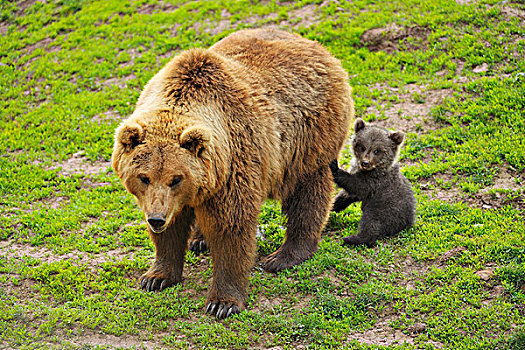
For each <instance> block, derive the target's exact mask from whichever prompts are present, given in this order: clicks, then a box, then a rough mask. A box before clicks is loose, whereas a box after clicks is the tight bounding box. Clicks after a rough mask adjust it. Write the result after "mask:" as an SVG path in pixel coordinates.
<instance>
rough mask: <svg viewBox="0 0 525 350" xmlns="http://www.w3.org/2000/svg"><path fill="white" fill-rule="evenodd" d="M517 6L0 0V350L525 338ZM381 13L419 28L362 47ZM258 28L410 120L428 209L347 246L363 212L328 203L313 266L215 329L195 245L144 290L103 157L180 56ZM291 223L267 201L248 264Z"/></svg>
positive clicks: (415, 172) (130, 228) (139, 229)
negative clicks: (177, 266)
mask: <svg viewBox="0 0 525 350" xmlns="http://www.w3.org/2000/svg"><path fill="white" fill-rule="evenodd" d="M150 12H151V13H150ZM523 18H525V8H524V4H523V1H517V2H499V1H495V0H489V1H476V2H474V1H473V2H469V3H468V4H466V5H461V4H458V3H457V2H456V1H444V0H440V1H400V0H395V1H379V2H378V1H370V0H356V1H351V2H350V1H329V2H322V1H311V0H302V1H296V2H284V1H283V2H276V1H269V2H266V1H265V2H257V1H235V2H231V1H193V2H183V1H177V0H171V1H169V3H168V2H163V3H159V2H157V1H155V0H139V1H132V2H124V1H122V2H121V1H114V0H111V1H95V0H60V1H45V2H44V1H43V2H40V1H36V2H32V1H29V2H15V1H3V2H0V21H1V22H0V32H1V33H2V35H1V37H0V94H1V96H2V98H1V99H0V110H1V111H2V112H1V113H0V140H1V142H0V348H4V347H5V348H21V349H32V348H58V349H62V348H64V349H69V348H78V349H112V348H136V349H140V348H142V347H153V346H156V347H158V348H182V349H184V348H210V349H246V348H282V349H296V348H299V347H303V346H304V347H308V348H346V349H439V348H444V349H494V350H496V349H512V350H517V349H522V348H523V347H524V345H523V344H525V335H524V329H525V328H524V327H525V311H524V310H525V255H524V254H525V232H524V231H525V229H524V227H525V219H524V215H523V210H524V209H525V203H524V199H523V196H524V192H523V189H522V188H523V176H524V172H525V144H524V142H525V141H524V140H525V138H524V137H523V135H524V134H525V115H524V112H523V111H524V110H525V75H524V73H525V40H524V39H523V38H524V37H525V25H524V24H523ZM225 21H226V22H225ZM219 23H222V24H221V25H219ZM392 23H394V24H395V25H396V26H397V27H398V28H405V29H406V28H412V29H411V31H410V30H409V31H408V33H413V35H408V36H405V37H398V38H395V39H393V40H392V41H391V43H390V44H391V45H393V46H392V47H393V49H392V50H390V51H388V52H386V51H384V50H375V49H374V48H373V47H372V46H370V44H369V43H365V42H361V38H362V35H363V34H364V33H365V32H366V31H367V30H370V29H373V28H385V27H387V25H389V24H392ZM266 25H276V26H280V27H281V28H284V29H288V30H292V31H294V32H297V33H299V34H301V35H303V36H305V37H307V38H310V39H313V40H317V41H319V42H320V43H322V44H323V45H324V46H326V47H327V48H328V50H330V52H332V53H333V54H334V55H335V56H336V57H338V58H339V59H340V60H341V61H342V63H343V66H344V67H345V69H346V70H347V71H348V73H349V75H350V79H349V82H350V84H351V85H352V86H353V87H354V97H355V101H356V111H357V115H358V116H361V117H364V118H365V119H366V120H367V121H377V122H381V123H383V124H382V125H386V126H387V127H390V126H392V127H394V126H393V125H396V123H397V122H399V121H400V120H401V121H406V122H408V123H409V124H410V125H411V126H412V127H413V128H412V129H410V132H408V134H407V141H406V143H405V146H404V148H403V150H402V152H401V156H400V161H401V163H402V164H403V165H406V166H405V167H404V169H403V172H404V174H405V175H406V176H407V178H409V180H410V181H411V183H412V184H413V187H414V190H415V192H416V195H417V199H418V221H417V224H416V226H415V227H414V228H412V229H410V230H408V231H405V232H402V233H401V234H400V235H399V236H398V237H395V238H391V239H386V240H383V241H381V242H380V243H379V245H378V246H377V247H376V248H374V249H367V248H364V247H357V248H348V247H343V246H342V245H341V244H340V239H341V238H342V237H344V236H346V235H350V234H354V233H355V232H356V230H357V225H358V223H359V219H360V216H361V212H360V208H359V205H352V206H350V207H349V208H348V209H347V210H345V211H344V212H343V213H338V214H334V213H332V214H331V215H330V219H329V221H328V224H327V228H326V230H325V232H324V233H323V240H322V242H321V243H320V247H319V250H318V252H317V253H316V254H315V256H314V257H313V258H312V259H310V260H309V261H307V262H305V263H304V264H302V265H301V266H298V267H296V268H294V269H292V270H290V271H284V272H282V273H279V274H278V275H270V274H267V273H265V272H264V271H262V269H261V267H260V266H259V265H256V266H255V268H254V269H253V272H252V274H251V286H250V291H249V299H248V304H249V307H248V311H246V312H243V313H241V314H239V315H236V316H234V317H232V318H230V319H228V320H226V321H223V322H217V321H216V320H215V319H213V318H211V317H209V316H206V315H204V313H203V306H204V300H205V296H206V291H207V288H208V286H209V283H210V279H211V267H210V264H211V259H210V257H209V256H206V255H204V256H195V255H194V254H193V253H188V254H187V256H186V266H185V272H184V283H183V284H182V285H179V286H176V287H173V288H169V289H167V290H165V291H162V292H159V293H146V292H143V291H141V290H140V289H139V288H138V287H139V286H138V283H137V278H138V277H139V276H140V275H141V274H142V273H143V272H144V271H145V270H146V269H147V268H148V267H149V265H150V264H151V262H152V261H153V258H154V248H153V245H152V244H151V242H150V241H149V239H148V237H147V232H146V227H145V225H144V224H143V221H142V220H143V219H142V214H141V213H140V212H139V210H138V209H137V207H136V205H135V203H134V201H133V199H132V197H131V196H130V195H129V194H128V193H126V192H125V190H124V189H123V186H122V185H121V184H120V182H119V180H118V179H117V177H116V176H115V175H114V174H113V171H112V170H111V168H110V166H109V160H110V157H111V151H112V143H113V132H114V130H115V127H116V126H117V125H118V123H119V121H120V120H121V119H122V118H124V117H125V116H127V115H129V114H130V113H131V112H132V110H133V106H134V104H135V102H136V100H137V98H138V96H139V94H140V91H141V88H142V87H143V86H144V85H145V84H146V82H147V81H148V80H149V79H150V78H151V77H152V76H153V75H154V74H155V73H156V72H157V71H158V70H159V69H160V68H161V67H162V66H163V65H164V64H166V63H167V62H168V61H169V60H170V58H171V57H173V56H174V55H176V54H177V53H178V52H180V51H182V50H186V49H189V48H192V47H208V46H210V45H212V44H213V43H214V42H216V41H217V40H220V39H221V38H223V37H225V36H226V35H228V34H229V33H231V32H233V31H235V30H237V29H241V28H250V27H260V26H266ZM414 33H415V34H414ZM385 37H386V36H385ZM384 40H386V39H385V38H384ZM408 86H417V87H419V88H418V89H415V90H414V89H412V90H411V89H409V88H408ZM433 91H443V92H445V95H446V98H444V99H443V100H442V101H441V100H440V101H439V102H437V103H435V104H431V107H432V108H431V111H430V113H429V114H428V115H425V116H420V117H424V118H425V119H424V121H423V122H422V121H421V119H418V118H417V116H411V115H406V114H405V112H406V111H403V110H402V109H401V107H400V104H401V103H402V102H405V101H406V102H410V103H412V104H414V105H425V104H429V103H433V102H429V101H431V96H432V92H433ZM373 108H375V109H376V110H377V111H378V113H369V112H367V111H370V110H372V109H373ZM391 111H394V112H395V113H394V114H397V117H390V118H389V117H388V116H387V115H392V113H390V114H388V113H387V112H391ZM350 159H351V154H350V153H349V150H348V149H345V150H344V152H343V159H341V163H342V164H343V165H348V163H349V161H350ZM504 180H505V181H504ZM502 183H503V185H502ZM284 224H285V219H284V218H283V216H282V214H281V210H280V205H279V203H276V202H271V201H268V202H267V203H265V205H264V207H263V209H262V211H261V215H260V228H261V229H263V230H264V235H265V238H264V239H259V240H258V251H259V257H260V258H262V257H264V256H265V255H266V254H268V253H270V252H272V251H274V250H275V249H276V248H277V247H279V245H280V244H281V242H282V239H283V237H284V231H283V229H282V226H283V225H284ZM481 270H489V271H491V275H490V277H489V278H481V277H480V276H481V275H480V274H479V273H478V272H479V271H481ZM421 324H423V325H424V326H423V327H421ZM418 325H419V328H418V327H416V326H418ZM381 332H383V333H381ZM381 339H383V340H384V341H382V340H381ZM385 339H386V340H385ZM404 340H406V341H407V342H406V343H405V342H404Z"/></svg>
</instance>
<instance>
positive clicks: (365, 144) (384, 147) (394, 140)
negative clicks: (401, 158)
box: [352, 118, 405, 171]
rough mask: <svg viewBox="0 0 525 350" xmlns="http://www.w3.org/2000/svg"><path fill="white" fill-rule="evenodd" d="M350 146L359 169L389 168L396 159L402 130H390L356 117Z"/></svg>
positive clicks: (402, 136) (402, 137)
mask: <svg viewBox="0 0 525 350" xmlns="http://www.w3.org/2000/svg"><path fill="white" fill-rule="evenodd" d="M354 132H355V134H354V136H353V138H352V148H353V152H354V156H355V158H356V163H357V165H358V166H359V168H360V169H362V170H365V171H369V170H373V169H384V170H387V169H389V168H390V167H391V166H392V164H394V162H395V161H396V158H397V155H398V153H399V149H400V148H401V144H402V143H403V140H404V138H405V133H403V132H402V131H395V132H391V131H388V130H386V129H383V128H381V127H378V126H374V125H370V124H366V123H365V122H364V120H363V119H360V118H358V119H357V120H356V121H355V124H354Z"/></svg>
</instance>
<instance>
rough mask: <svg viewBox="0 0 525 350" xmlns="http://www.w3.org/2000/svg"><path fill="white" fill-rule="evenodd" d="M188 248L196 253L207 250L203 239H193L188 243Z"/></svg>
mask: <svg viewBox="0 0 525 350" xmlns="http://www.w3.org/2000/svg"><path fill="white" fill-rule="evenodd" d="M190 250H191V251H192V252H195V253H197V254H200V253H205V252H207V251H208V244H207V243H206V241H205V240H203V239H201V240H199V239H195V240H193V241H191V243H190Z"/></svg>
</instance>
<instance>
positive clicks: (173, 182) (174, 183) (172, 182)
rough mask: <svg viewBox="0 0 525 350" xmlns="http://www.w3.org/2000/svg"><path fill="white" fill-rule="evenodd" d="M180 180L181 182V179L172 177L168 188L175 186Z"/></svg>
mask: <svg viewBox="0 0 525 350" xmlns="http://www.w3.org/2000/svg"><path fill="white" fill-rule="evenodd" d="M181 180H182V178H181V177H180V176H176V177H174V178H173V180H171V182H170V187H175V186H177V185H178V184H179V182H180V181H181Z"/></svg>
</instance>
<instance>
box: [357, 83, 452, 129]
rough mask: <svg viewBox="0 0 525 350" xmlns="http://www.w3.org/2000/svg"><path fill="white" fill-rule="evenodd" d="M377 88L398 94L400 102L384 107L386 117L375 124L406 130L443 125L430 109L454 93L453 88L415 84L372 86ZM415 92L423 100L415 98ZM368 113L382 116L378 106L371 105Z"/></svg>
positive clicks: (434, 127) (383, 111)
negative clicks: (434, 117) (392, 86)
mask: <svg viewBox="0 0 525 350" xmlns="http://www.w3.org/2000/svg"><path fill="white" fill-rule="evenodd" d="M376 89H383V90H384V89H386V90H389V93H390V94H391V95H396V96H397V97H398V99H399V101H400V102H398V103H395V104H392V105H390V106H389V107H388V108H386V109H383V110H382V113H383V115H384V118H386V119H381V120H378V121H376V122H374V124H377V125H380V126H383V127H386V128H388V129H394V130H400V131H404V132H420V131H421V130H424V131H429V130H436V129H438V128H440V127H441V125H440V124H437V123H436V122H434V120H433V118H432V116H431V115H430V111H431V109H432V108H433V107H435V106H436V105H439V104H440V103H441V102H442V101H443V100H444V99H445V98H446V97H448V96H450V95H452V93H453V91H452V89H441V90H426V88H425V87H424V86H419V85H415V84H409V85H406V86H404V87H403V88H401V89H399V88H391V87H388V86H383V85H376V86H374V87H373V88H372V90H376ZM415 94H417V95H419V96H421V100H419V99H417V100H416V99H414V97H413V96H414V95H415ZM366 115H376V116H380V115H381V111H380V110H379V109H378V108H377V107H376V106H370V107H368V108H367V110H366Z"/></svg>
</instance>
